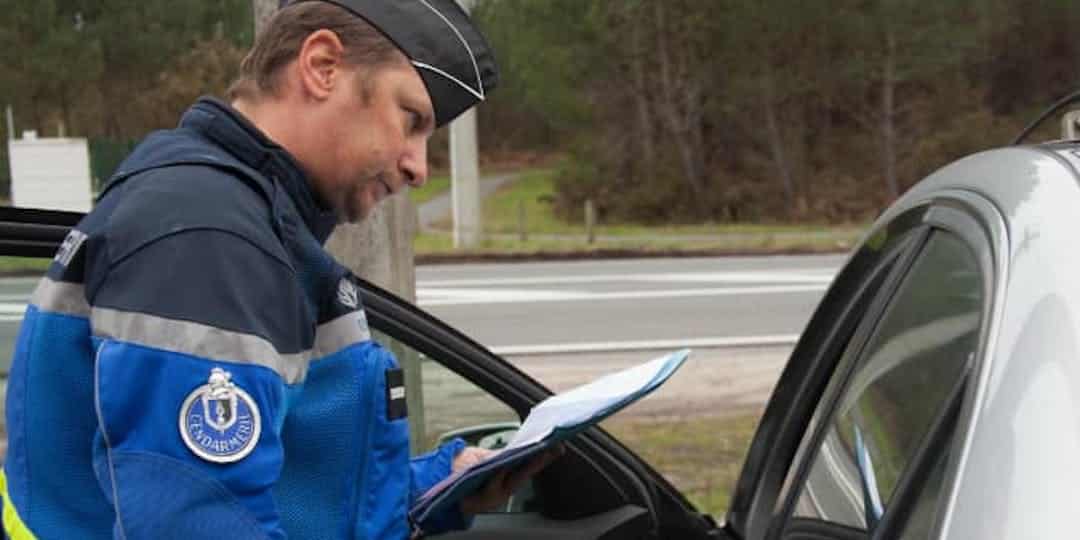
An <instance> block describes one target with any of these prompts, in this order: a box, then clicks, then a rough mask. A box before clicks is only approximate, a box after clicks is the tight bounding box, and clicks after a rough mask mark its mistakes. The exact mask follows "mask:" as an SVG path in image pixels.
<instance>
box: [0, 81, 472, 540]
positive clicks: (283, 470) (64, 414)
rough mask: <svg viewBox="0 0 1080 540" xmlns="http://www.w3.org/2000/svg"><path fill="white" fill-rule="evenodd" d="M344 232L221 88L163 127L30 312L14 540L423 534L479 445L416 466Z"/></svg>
mask: <svg viewBox="0 0 1080 540" xmlns="http://www.w3.org/2000/svg"><path fill="white" fill-rule="evenodd" d="M333 225H334V219H333V217H332V216H331V215H330V214H329V213H328V212H327V211H326V209H325V208H324V207H323V206H322V205H321V204H320V202H319V201H318V200H317V198H316V196H315V194H314V193H313V192H312V191H311V189H310V187H309V186H308V183H307V180H306V178H305V176H304V174H303V172H302V171H301V169H300V168H299V166H298V165H297V163H296V162H295V161H294V160H293V159H292V158H291V157H290V156H289V155H288V154H287V153H286V152H285V151H284V150H283V149H282V148H280V147H279V146H277V145H275V144H274V143H272V142H271V141H270V140H268V139H267V138H266V137H265V136H264V135H262V134H261V133H260V132H259V131H258V130H257V129H256V128H255V127H254V126H252V125H251V124H249V123H248V122H247V121H246V120H244V119H243V118H242V117H241V116H240V115H239V114H238V113H237V112H236V111H234V110H233V109H231V108H230V107H229V106H228V105H226V104H224V103H222V102H220V101H216V100H213V99H203V100H200V101H199V102H198V103H196V104H195V105H194V106H193V107H192V108H191V109H189V110H188V111H187V112H186V113H185V115H184V116H183V119H182V120H181V122H180V125H179V127H178V128H177V129H174V130H169V131H163V132H158V133H155V134H153V135H151V136H149V137H148V138H147V139H146V140H145V141H144V142H143V143H142V144H141V145H140V146H139V147H138V148H137V149H136V150H135V152H134V153H133V154H132V155H131V156H129V157H128V159H127V160H126V161H125V162H124V163H123V164H122V165H121V166H120V168H119V170H118V172H117V174H116V176H115V177H114V178H113V179H112V180H111V181H110V183H109V185H108V187H107V188H106V191H105V192H104V194H103V195H102V197H101V199H100V201H99V203H98V205H97V206H96V208H95V209H94V210H93V211H92V212H91V213H90V214H88V215H87V216H86V218H85V219H83V220H82V222H81V223H80V224H79V225H78V226H77V227H76V228H75V230H74V231H72V233H71V234H70V235H69V236H68V237H67V239H66V240H65V242H64V244H63V246H62V247H61V249H60V250H59V251H58V253H57V255H56V258H55V259H54V261H53V263H52V265H51V266H50V268H49V270H48V273H47V275H46V276H45V278H44V279H43V280H42V281H41V282H40V284H39V286H38V287H37V290H36V291H35V292H34V295H33V298H32V300H31V304H30V305H29V306H28V308H27V310H26V315H25V319H24V321H23V324H22V327H21V329H20V332H19V336H18V340H17V343H16V347H15V356H14V359H13V363H12V368H11V373H10V378H9V383H8V393H7V410H6V415H7V429H8V437H9V446H8V454H7V461H6V463H5V464H4V474H3V476H0V495H2V496H3V504H4V512H3V520H4V527H5V530H6V531H7V532H8V534H9V535H11V536H15V535H16V534H27V533H29V534H31V535H32V536H29V537H31V538H33V537H36V538H62V539H69V538H79V539H92V538H108V537H110V536H112V537H114V538H127V539H137V538H229V539H237V540H238V539H256V538H273V539H279V538H286V537H288V538H318V539H330V538H350V539H353V538H356V539H376V538H378V539H382V538H388V539H400V538H405V537H406V536H407V535H408V524H407V518H406V512H407V509H408V506H409V505H410V503H411V502H412V501H413V500H414V499H415V498H416V497H417V496H418V495H419V494H421V493H423V492H424V491H425V490H426V489H427V488H428V487H430V486H432V485H433V484H434V483H436V482H438V481H439V480H441V479H442V478H444V477H445V476H446V475H447V474H448V473H449V471H450V462H451V460H452V458H453V456H454V455H455V454H456V453H457V452H458V451H460V449H461V448H462V446H463V443H462V442H461V441H455V442H453V443H451V444H448V445H445V446H443V447H441V448H439V449H437V450H436V451H435V452H433V453H431V454H428V455H426V456H421V457H419V458H415V459H410V457H409V442H408V426H407V418H406V417H405V410H404V399H405V397H404V386H403V383H402V378H401V376H400V369H399V367H398V364H397V361H396V360H395V359H394V357H393V356H392V355H391V354H390V353H388V352H387V351H386V350H384V349H383V348H381V347H380V346H379V345H378V344H376V343H375V342H373V341H372V340H371V336H370V333H369V330H368V327H367V323H366V320H365V318H364V311H363V309H362V306H360V303H359V299H358V297H357V290H356V285H355V278H354V277H353V276H352V275H351V274H350V273H349V272H348V270H346V269H345V268H344V267H342V266H341V265H339V264H337V263H336V262H335V261H334V260H333V258H332V257H331V256H330V255H329V254H327V253H326V252H325V251H324V250H323V248H322V244H323V242H324V241H325V240H326V237H327V236H328V235H329V233H330V231H331V230H332V229H333ZM443 525H444V526H445V527H447V528H454V527H458V526H461V525H462V518H461V516H460V515H453V516H450V515H448V516H443Z"/></svg>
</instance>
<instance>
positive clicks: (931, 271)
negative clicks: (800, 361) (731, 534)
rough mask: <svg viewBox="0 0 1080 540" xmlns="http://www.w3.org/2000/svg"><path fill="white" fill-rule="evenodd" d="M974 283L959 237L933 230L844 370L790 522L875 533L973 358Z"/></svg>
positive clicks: (977, 284) (977, 297)
mask: <svg viewBox="0 0 1080 540" xmlns="http://www.w3.org/2000/svg"><path fill="white" fill-rule="evenodd" d="M981 279H982V278H981V276H980V274H979V271H978V264H977V262H976V260H975V258H974V256H973V254H972V253H971V251H970V250H969V249H968V248H967V247H966V246H965V245H964V244H963V243H962V242H961V241H960V240H959V239H957V238H956V237H954V236H952V235H950V234H948V233H944V232H936V233H934V235H933V236H932V237H931V238H930V239H929V241H928V243H927V245H926V247H925V248H924V250H923V252H922V253H921V254H920V255H919V258H918V259H917V260H916V261H915V263H914V265H913V266H912V268H911V269H910V271H909V273H908V275H907V277H906V278H905V280H904V283H903V284H902V285H901V287H900V288H899V290H898V291H897V293H896V296H895V297H894V298H893V300H892V301H891V303H890V305H889V307H888V309H887V310H886V312H885V315H884V317H883V318H882V320H881V322H880V323H879V324H878V327H877V329H876V331H875V333H874V335H873V336H872V337H871V339H870V341H869V342H868V343H867V346H866V348H865V349H864V351H863V353H862V355H861V356H860V358H859V360H858V361H857V363H856V366H855V367H854V370H853V371H852V372H851V375H850V379H849V380H848V381H847V385H846V388H845V389H844V391H843V392H842V393H841V395H840V397H839V400H838V402H837V405H836V409H835V412H834V415H833V417H832V419H831V420H830V422H829V424H828V425H827V427H826V432H825V434H824V437H823V439H822V441H821V443H820V445H819V446H818V448H817V452H816V455H815V457H814V462H813V465H812V467H811V469H810V472H809V474H808V475H807V477H806V478H805V481H804V484H803V486H802V488H801V490H800V494H799V498H798V501H797V504H796V507H795V516H797V517H803V518H816V519H821V520H826V521H831V522H835V523H839V524H842V525H847V526H851V527H857V528H862V529H872V528H873V524H874V523H876V522H877V520H878V519H880V517H881V515H882V514H883V512H884V510H885V509H886V508H888V505H889V502H890V500H891V498H892V496H893V493H894V491H895V488H896V486H897V483H898V481H899V480H900V478H901V476H902V475H903V473H904V471H905V469H906V468H907V467H908V465H909V462H910V460H911V458H912V457H913V456H914V455H915V453H916V452H917V450H918V448H919V446H920V444H921V443H922V442H923V438H924V436H925V435H926V434H927V432H928V430H929V429H930V427H931V426H932V425H933V423H934V421H935V420H936V419H937V417H938V415H939V414H940V413H941V411H942V409H943V406H944V404H945V401H946V399H947V398H948V396H949V394H950V392H951V391H952V390H953V389H954V388H955V387H956V386H957V385H958V384H959V383H960V380H961V376H962V374H963V372H964V370H965V368H966V366H968V365H969V359H970V357H971V356H972V355H973V354H974V352H975V349H976V347H977V340H978V333H979V332H978V330H979V325H980V316H981V309H982V305H983V294H982V291H983V287H982V281H981ZM840 376H843V374H840ZM940 485H941V483H940V482H938V483H936V484H934V483H928V484H927V485H926V486H924V488H929V489H935V490H936V489H939V486H940ZM932 514H933V513H932V512H929V513H928V512H926V511H923V512H918V511H917V512H916V513H915V515H923V516H926V515H931V516H932Z"/></svg>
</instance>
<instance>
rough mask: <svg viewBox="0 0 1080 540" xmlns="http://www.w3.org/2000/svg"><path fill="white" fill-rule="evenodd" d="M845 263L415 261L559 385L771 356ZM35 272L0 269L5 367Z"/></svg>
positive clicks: (465, 312) (796, 259) (469, 328)
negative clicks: (21, 274) (675, 362)
mask: <svg viewBox="0 0 1080 540" xmlns="http://www.w3.org/2000/svg"><path fill="white" fill-rule="evenodd" d="M841 262H842V257H840V256H832V255H830V256H790V257H788V256H785V257H722V258H700V259H642V260H617V261H580V262H540V263H517V264H469V265H436V266H422V267H419V268H418V269H417V295H418V300H419V304H420V306H421V307H424V308H425V309H428V310H429V311H431V312H432V313H434V314H435V315H436V316H438V317H439V318H441V319H443V320H445V321H447V322H448V323H450V324H451V325H453V326H455V327H457V328H459V329H461V330H463V331H464V332H465V333H466V334H469V335H470V336H472V337H473V338H474V339H477V340H478V341H479V342H480V343H483V344H484V345H487V346H488V347H491V348H492V349H494V350H495V351H496V352H498V353H500V354H504V355H506V356H508V357H510V358H511V360H512V361H514V362H515V363H518V364H519V365H520V366H521V367H522V368H524V369H526V371H528V372H530V373H532V374H533V375H534V376H536V377H537V378H538V379H540V380H542V381H544V382H546V383H548V384H549V385H550V386H552V387H553V388H556V389H558V388H564V387H567V386H570V385H573V384H577V383H579V382H583V381H585V380H589V379H591V378H592V377H594V376H595V375H597V374H598V372H596V370H594V369H589V370H582V369H576V370H575V369H570V366H572V365H573V364H574V362H579V363H580V362H581V360H582V358H592V359H594V360H597V359H603V361H590V362H589V364H590V365H592V366H594V367H595V366H605V369H606V370H614V369H617V368H618V367H620V365H622V364H620V362H619V359H623V362H629V361H631V360H634V359H638V358H639V357H641V355H640V354H637V353H640V352H642V351H651V350H661V349H666V350H670V349H675V348H680V347H685V346H691V347H694V348H697V349H700V350H703V351H704V350H710V349H714V350H715V349H718V348H720V349H725V350H726V349H727V347H729V346H731V345H741V346H743V347H752V348H756V350H757V352H755V353H753V354H751V356H752V357H755V358H757V357H761V355H762V354H764V353H762V352H761V351H772V355H771V356H769V360H768V361H767V363H768V364H769V365H777V362H778V360H777V359H779V360H780V361H782V359H783V358H785V357H786V353H787V351H788V350H790V347H791V345H792V344H793V343H794V341H795V339H796V337H797V336H798V334H799V333H800V332H801V331H802V328H803V326H804V325H805V324H806V322H807V320H808V319H809V316H810V313H811V311H812V310H813V308H814V306H816V305H817V302H818V300H819V299H820V297H821V296H822V294H823V293H824V290H825V288H826V287H827V285H828V283H829V281H830V280H831V279H832V276H833V274H834V273H835V272H836V269H837V268H838V266H839V265H840V263H841ZM35 283H36V280H35V279H32V278H5V279H0V371H2V372H3V373H6V371H7V369H6V368H7V366H8V364H9V362H10V357H11V350H12V347H13V345H14V338H15V334H16V332H17V329H18V324H19V322H20V321H21V318H22V317H21V314H22V310H23V309H24V307H25V304H26V301H27V299H28V298H29V296H30V293H31V292H32V290H33V287H34V285H35ZM616 352H634V353H635V354H632V355H627V354H623V355H618V354H613V353H616ZM710 354H716V353H710ZM581 355H585V356H581ZM588 355H592V356H588ZM731 355H732V353H730V352H725V353H723V354H722V355H721V356H724V357H726V358H731V357H732V356H731ZM755 355H757V356H755ZM699 356H700V355H699ZM766 356H768V355H766ZM763 362H764V360H763ZM559 366H562V368H563V369H560V368H559Z"/></svg>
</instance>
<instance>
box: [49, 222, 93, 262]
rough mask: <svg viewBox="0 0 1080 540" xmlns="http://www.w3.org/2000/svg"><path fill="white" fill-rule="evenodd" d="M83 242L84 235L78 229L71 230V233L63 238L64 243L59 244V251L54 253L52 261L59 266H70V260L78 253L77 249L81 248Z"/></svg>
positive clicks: (84, 239)
mask: <svg viewBox="0 0 1080 540" xmlns="http://www.w3.org/2000/svg"><path fill="white" fill-rule="evenodd" d="M85 241H86V233H84V232H82V231H79V230H78V229H71V232H69V233H68V234H67V236H65V237H64V242H63V243H62V244H60V249H59V250H57V251H56V256H55V257H53V260H54V261H56V262H58V263H60V266H67V265H69V264H71V259H74V258H75V254H76V253H78V252H79V248H80V247H82V245H83V242H85Z"/></svg>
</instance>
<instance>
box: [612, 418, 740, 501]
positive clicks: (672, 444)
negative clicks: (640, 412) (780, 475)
mask: <svg viewBox="0 0 1080 540" xmlns="http://www.w3.org/2000/svg"><path fill="white" fill-rule="evenodd" d="M759 416H760V415H759V414H746V415H741V416H721V417H700V416H695V417H691V418H677V419H672V418H663V419H649V418H629V419H621V418H619V417H617V416H616V417H614V418H612V419H610V420H607V421H605V422H603V427H604V429H605V430H607V431H608V432H609V433H611V434H612V435H614V436H615V437H616V438H618V439H619V440H620V441H621V442H622V443H623V444H625V445H626V446H627V447H628V448H630V449H631V450H633V451H634V452H636V453H637V454H638V455H639V456H641V457H642V458H643V459H644V460H645V461H647V462H648V463H649V464H651V465H652V466H653V467H654V468H656V470H658V471H659V472H660V473H661V474H663V475H664V477H665V478H667V480H668V481H669V482H671V483H672V485H674V486H675V487H677V488H678V489H679V490H680V491H682V492H683V493H684V494H685V495H686V496H687V498H689V499H690V501H691V502H692V503H693V504H694V505H695V506H696V507H697V508H698V510H701V511H702V512H705V513H708V514H712V515H713V516H714V517H717V518H718V519H719V518H720V517H721V516H723V515H724V514H725V512H727V509H728V506H729V504H730V502H731V493H732V491H733V490H734V489H735V482H736V481H737V480H738V477H739V472H740V471H741V470H742V466H743V461H744V460H745V458H746V451H747V450H748V449H749V447H750V440H751V439H752V438H753V436H754V430H755V429H757V423H758V419H759Z"/></svg>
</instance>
